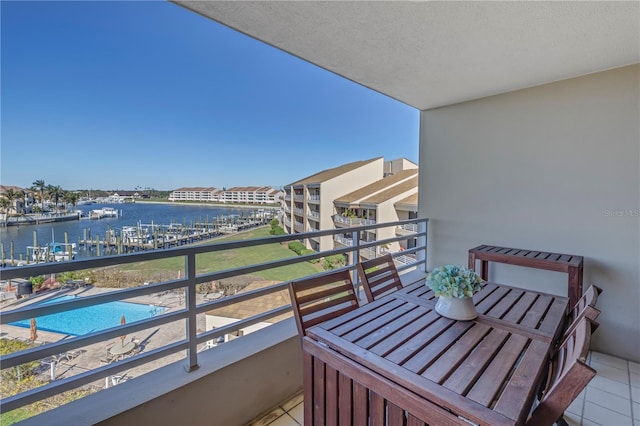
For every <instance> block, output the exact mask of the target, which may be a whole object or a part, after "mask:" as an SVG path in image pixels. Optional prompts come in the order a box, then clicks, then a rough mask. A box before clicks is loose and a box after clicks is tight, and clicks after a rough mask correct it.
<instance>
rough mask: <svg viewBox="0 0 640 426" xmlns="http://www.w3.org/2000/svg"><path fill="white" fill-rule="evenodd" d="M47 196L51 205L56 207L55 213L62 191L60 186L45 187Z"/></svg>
mask: <svg viewBox="0 0 640 426" xmlns="http://www.w3.org/2000/svg"><path fill="white" fill-rule="evenodd" d="M47 194H48V195H49V199H50V200H51V201H53V204H55V206H56V211H58V203H59V202H60V199H61V198H62V195H63V190H62V188H61V187H60V185H55V186H54V185H47Z"/></svg>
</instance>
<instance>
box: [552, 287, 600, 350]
mask: <svg viewBox="0 0 640 426" xmlns="http://www.w3.org/2000/svg"><path fill="white" fill-rule="evenodd" d="M600 293H602V289H601V288H600V287H598V286H595V285H593V284H592V285H591V286H589V288H588V289H587V291H585V292H584V294H583V295H582V297H581V298H580V299H578V301H577V302H576V304H575V306H574V307H573V308H572V309H571V310H570V311H569V314H568V315H567V328H566V330H565V332H564V334H563V337H562V340H564V339H565V338H566V337H567V336H568V335H569V334H571V332H572V331H573V329H574V328H575V327H576V325H577V324H578V323H579V322H580V320H581V319H582V318H584V317H587V318H589V319H590V320H591V321H592V322H593V325H592V329H591V332H592V333H593V332H594V331H595V330H596V328H597V327H598V323H597V322H595V321H596V319H598V316H599V315H600V310H599V309H596V307H595V306H596V301H597V300H598V296H599V295H600Z"/></svg>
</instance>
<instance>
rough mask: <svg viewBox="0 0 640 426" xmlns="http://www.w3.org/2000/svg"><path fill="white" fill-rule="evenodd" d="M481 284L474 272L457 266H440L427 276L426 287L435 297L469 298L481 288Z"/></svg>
mask: <svg viewBox="0 0 640 426" xmlns="http://www.w3.org/2000/svg"><path fill="white" fill-rule="evenodd" d="M481 283H482V279H480V277H479V276H478V275H477V274H476V273H475V272H473V271H472V270H471V269H467V268H464V267H462V266H458V265H444V266H440V267H438V268H435V269H434V270H433V271H431V273H430V274H429V275H428V276H427V286H429V287H430V288H431V289H432V290H433V291H434V293H435V294H436V296H446V297H457V298H460V299H463V298H465V297H471V296H473V294H474V293H475V292H477V291H479V290H480V289H481V288H482V287H481V285H480V284H481Z"/></svg>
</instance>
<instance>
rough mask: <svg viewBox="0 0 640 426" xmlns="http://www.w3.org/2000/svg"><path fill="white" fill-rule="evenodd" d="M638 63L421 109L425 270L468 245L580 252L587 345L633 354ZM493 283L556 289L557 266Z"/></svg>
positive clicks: (639, 324) (638, 265) (458, 259)
mask: <svg viewBox="0 0 640 426" xmlns="http://www.w3.org/2000/svg"><path fill="white" fill-rule="evenodd" d="M639 77H640V66H638V65H634V66H628V67H623V68H618V69H614V70H610V71H606V72H601V73H597V74H592V75H588V76H583V77H579V78H574V79H569V80H565V81H561V82H556V83H551V84H547V85H543V86H538V87H534V88H530V89H525V90H520V91H517V92H511V93H507V94H503V95H498V96H492V97H488V98H484V99H480V100H476V101H471V102H466V103H461V104H457V105H452V106H448V107H443V108H438V109H433V110H428V111H423V112H421V125H420V127H421V129H420V195H419V200H420V203H419V211H420V215H421V216H424V217H429V218H430V222H429V244H428V250H429V265H428V266H429V268H432V267H434V266H437V265H440V264H444V263H452V262H455V263H460V264H466V263H467V251H468V250H469V249H470V248H472V247H475V246H477V245H479V244H495V245H501V246H508V247H515V248H526V249H536V250H545V251H556V252H561V253H570V254H577V255H583V256H584V257H585V273H584V282H585V285H588V284H590V283H594V284H597V285H599V286H601V287H602V288H603V289H604V293H603V294H602V296H601V298H600V299H599V301H598V307H599V308H600V309H601V310H602V314H601V316H600V318H599V322H600V324H601V326H600V328H599V329H598V330H597V331H596V333H595V335H594V337H593V343H592V348H594V349H596V350H598V351H602V352H605V353H609V354H612V355H616V356H621V357H625V358H629V359H633V360H635V361H640V309H639V306H640V225H639V224H640V218H639V217H638V216H639V215H638V213H639V209H640V149H639V139H640V125H639V116H640V108H639V100H640V94H639V90H640V89H639V88H640V79H639ZM490 278H494V279H495V281H498V282H504V283H510V284H516V285H522V286H527V287H535V288H539V289H541V290H544V291H548V292H552V293H556V294H566V275H565V274H562V273H559V272H548V271H538V270H533V269H529V268H522V267H514V266H507V265H496V266H494V267H492V268H490Z"/></svg>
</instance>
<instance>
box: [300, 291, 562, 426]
mask: <svg viewBox="0 0 640 426" xmlns="http://www.w3.org/2000/svg"><path fill="white" fill-rule="evenodd" d="M474 302H475V305H476V308H477V310H478V312H479V316H478V318H477V319H475V320H472V321H455V320H451V319H448V318H445V317H442V316H440V315H439V314H438V313H436V312H435V310H434V308H435V303H436V297H435V295H434V294H433V292H431V290H429V289H428V288H427V287H426V286H425V285H424V283H423V282H422V283H416V284H412V285H410V286H407V287H405V288H403V289H401V290H398V291H396V292H394V293H392V294H390V295H387V296H384V297H382V298H380V299H378V300H376V301H374V302H372V303H369V304H366V305H363V306H361V307H360V308H358V309H356V310H354V311H351V312H349V313H347V314H345V315H342V316H340V317H338V318H335V319H332V320H329V321H326V322H324V323H322V324H319V325H317V326H314V327H311V328H310V329H308V330H307V336H308V337H305V338H304V339H303V352H304V354H303V357H304V392H305V395H304V404H305V414H304V415H305V425H312V424H315V425H320V424H323V425H324V424H327V425H330V424H359V423H360V422H363V424H367V423H368V424H403V422H405V421H407V424H431V425H447V424H464V425H468V424H469V422H471V423H475V424H481V425H492V426H493V425H496V426H497V425H520V424H524V423H525V422H526V419H527V416H528V414H529V412H530V409H531V406H532V404H533V401H534V399H535V395H536V391H537V389H538V386H539V384H540V382H541V380H542V376H543V372H544V371H545V367H546V365H547V363H548V361H549V355H550V353H551V350H552V348H553V346H554V342H555V339H556V338H557V337H558V336H559V335H560V333H561V332H562V329H563V325H564V318H565V312H566V310H567V306H568V299H567V298H566V297H560V296H555V295H550V294H544V293H538V292H535V291H530V290H525V289H519V288H515V287H510V286H505V285H498V284H493V283H485V284H484V286H483V288H482V290H481V291H480V292H478V293H477V294H476V295H474ZM403 419H405V420H403Z"/></svg>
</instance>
